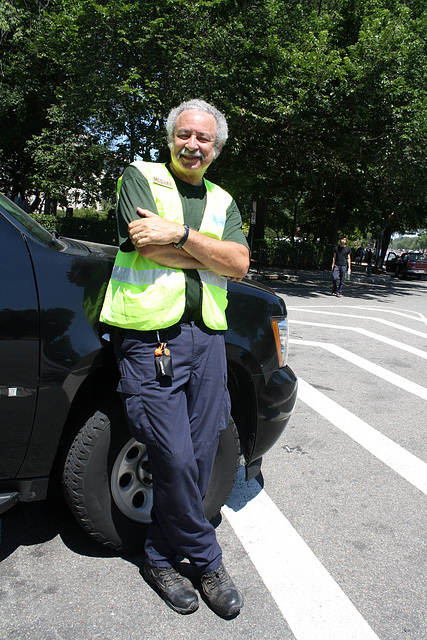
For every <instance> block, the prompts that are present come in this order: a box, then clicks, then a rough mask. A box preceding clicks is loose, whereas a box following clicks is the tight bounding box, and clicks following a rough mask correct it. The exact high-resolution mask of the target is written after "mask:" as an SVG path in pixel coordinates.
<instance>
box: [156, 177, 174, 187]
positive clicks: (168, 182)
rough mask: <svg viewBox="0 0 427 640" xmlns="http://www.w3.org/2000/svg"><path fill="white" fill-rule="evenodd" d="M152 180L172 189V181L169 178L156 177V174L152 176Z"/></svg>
mask: <svg viewBox="0 0 427 640" xmlns="http://www.w3.org/2000/svg"><path fill="white" fill-rule="evenodd" d="M153 182H155V183H156V184H160V185H161V186H162V187H169V189H172V182H170V180H166V179H165V178H158V177H156V176H153Z"/></svg>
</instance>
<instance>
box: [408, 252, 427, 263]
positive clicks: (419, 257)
mask: <svg viewBox="0 0 427 640" xmlns="http://www.w3.org/2000/svg"><path fill="white" fill-rule="evenodd" d="M408 260H410V261H411V262H424V256H422V255H421V254H420V253H409V254H408Z"/></svg>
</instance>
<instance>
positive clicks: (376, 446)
mask: <svg viewBox="0 0 427 640" xmlns="http://www.w3.org/2000/svg"><path fill="white" fill-rule="evenodd" d="M298 398H299V399H300V400H302V401H303V402H304V403H305V404H307V405H308V406H309V407H311V408H312V409H313V410H314V411H316V413H318V414H320V415H321V416H323V417H324V418H326V420H328V421H329V422H330V423H331V424H333V425H334V426H335V427H337V428H338V429H340V430H341V431H342V432H344V433H346V434H347V435H348V436H350V437H351V438H352V439H353V440H354V441H355V442H357V443H358V444H360V445H361V446H362V447H363V448H364V449H366V450H367V451H369V452H370V453H372V454H373V455H374V456H375V457H376V458H378V460H381V462H383V463H384V464H386V465H387V466H388V467H390V468H391V469H393V471H395V472H396V473H398V474H399V475H400V476H401V477H402V478H404V479H405V480H407V481H408V482H410V483H411V484H412V485H413V486H414V487H416V488H417V489H419V490H420V491H422V492H423V493H424V494H426V495H427V464H426V463H425V462H424V461H423V460H420V458H417V457H416V456H414V455H413V454H412V453H410V452H409V451H406V449H404V448H403V447H401V446H400V445H398V444H396V442H394V441H393V440H390V438H387V436H385V435H383V434H382V433H380V432H379V431H377V430H376V429H374V428H373V427H371V425H369V424H368V423H367V422H364V421H363V420H361V419H360V418H358V417H357V416H355V415H354V414H353V413H351V412H350V411H348V410H347V409H345V408H344V407H341V405H339V404H338V403H337V402H335V401H334V400H331V398H328V397H327V396H326V395H325V394H323V393H321V392H320V391H318V390H317V389H315V388H314V387H312V386H311V385H310V384H308V383H307V382H305V381H304V380H302V379H301V378H299V379H298Z"/></svg>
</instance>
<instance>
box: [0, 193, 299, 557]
mask: <svg viewBox="0 0 427 640" xmlns="http://www.w3.org/2000/svg"><path fill="white" fill-rule="evenodd" d="M116 252H117V247H111V246H106V245H100V244H96V243H92V242H83V241H78V240H73V239H70V238H63V237H58V235H57V234H56V233H51V232H49V231H47V230H46V229H44V228H43V227H42V226H40V225H39V224H38V223H37V222H36V221H35V220H33V219H32V218H31V217H30V216H28V215H27V214H26V213H25V212H24V211H22V210H21V209H19V207H17V206H16V205H15V204H13V203H12V202H11V201H10V200H8V199H7V198H5V197H4V196H1V195H0V263H1V274H2V285H1V290H0V513H2V512H4V511H6V510H7V509H8V508H10V507H12V506H13V505H14V504H16V503H17V502H18V501H33V500H44V499H46V497H47V496H48V493H50V491H53V492H55V489H57V488H58V486H60V485H62V487H63V490H64V493H65V496H66V499H67V501H68V504H69V506H70V507H71V510H72V512H73V514H74V516H75V517H76V519H77V520H78V522H79V523H80V524H81V526H82V527H83V528H84V529H85V530H86V531H87V532H88V533H89V534H90V535H91V536H92V537H93V538H94V539H96V540H97V541H99V542H100V543H102V544H104V545H105V546H107V547H109V548H112V549H116V550H121V551H123V552H124V551H126V552H131V551H137V550H139V547H140V545H141V544H142V539H143V532H144V529H145V527H146V524H147V522H149V521H150V510H151V504H152V485H151V482H152V481H151V474H150V468H149V465H148V461H147V456H146V451H145V447H144V445H142V444H141V443H138V442H136V441H135V440H133V439H132V438H131V437H130V435H129V432H128V429H127V426H126V423H125V419H124V415H123V411H122V406H121V403H120V399H119V397H118V394H117V393H116V385H117V382H118V372H117V369H116V364H115V360H114V357H113V353H112V349H111V346H110V342H109V341H108V340H107V339H106V338H107V335H108V331H107V329H108V328H107V327H105V326H104V327H102V326H100V325H99V323H98V317H99V312H100V309H101V305H102V302H103V298H104V293H105V289H106V286H107V282H108V280H109V276H110V272H111V269H112V265H113V262H114V258H115V255H116ZM227 317H228V324H229V328H228V330H227V333H226V350H227V362H228V385H229V390H230V396H231V403H232V410H231V419H230V423H229V425H228V428H227V429H226V430H225V431H224V432H223V433H222V434H221V438H220V442H219V446H218V451H217V455H216V460H215V465H214V470H213V473H212V477H211V482H210V486H209V489H208V493H207V496H206V498H205V502H204V507H205V511H206V514H207V516H208V517H209V518H212V517H214V516H215V515H216V514H217V513H218V512H219V510H220V508H221V506H222V505H223V504H224V503H225V501H226V499H227V497H228V495H229V493H230V491H231V489H232V487H233V484H234V481H235V477H236V473H237V469H238V466H239V464H240V461H241V458H242V459H243V462H244V465H245V467H246V477H247V479H250V478H252V477H255V476H256V475H257V474H258V473H259V471H260V467H261V460H262V456H263V455H264V454H265V453H266V452H267V451H268V450H269V449H270V448H271V447H272V446H273V444H274V443H275V442H276V441H277V439H278V438H279V437H280V435H281V434H282V432H283V430H284V428H285V427H286V425H287V423H288V421H289V419H290V417H291V415H292V412H293V410H294V407H295V402H296V394H297V379H296V377H295V374H294V373H293V371H292V370H291V369H290V368H289V366H288V365H287V363H286V359H287V345H288V325H287V312H286V306H285V303H284V302H283V300H282V299H281V298H279V297H278V296H276V295H275V294H274V293H273V292H272V291H271V290H270V289H268V288H266V287H263V286H262V285H260V284H255V283H252V282H251V281H250V280H247V279H245V280H244V281H242V282H241V283H233V282H230V284H229V306H228V309H227ZM103 336H105V337H103Z"/></svg>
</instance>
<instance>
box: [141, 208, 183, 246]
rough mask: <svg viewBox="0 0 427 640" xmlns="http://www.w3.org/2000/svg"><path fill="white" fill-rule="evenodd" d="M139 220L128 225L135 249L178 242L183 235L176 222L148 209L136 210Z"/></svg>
mask: <svg viewBox="0 0 427 640" xmlns="http://www.w3.org/2000/svg"><path fill="white" fill-rule="evenodd" d="M137 212H138V215H140V216H141V219H140V220H132V222H130V223H129V225H128V233H129V237H130V239H131V242H132V244H133V245H134V246H135V248H138V247H144V246H145V245H149V244H156V245H164V244H173V243H175V242H179V241H180V240H181V238H182V236H183V234H184V227H183V226H182V225H181V224H178V223H177V222H170V220H166V218H162V217H161V216H159V215H158V214H157V213H153V212H152V211H148V209H141V208H139V207H138V209H137Z"/></svg>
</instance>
